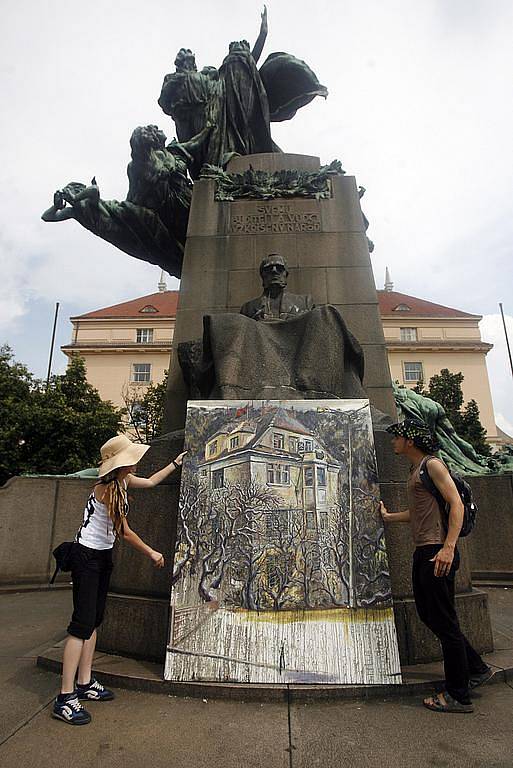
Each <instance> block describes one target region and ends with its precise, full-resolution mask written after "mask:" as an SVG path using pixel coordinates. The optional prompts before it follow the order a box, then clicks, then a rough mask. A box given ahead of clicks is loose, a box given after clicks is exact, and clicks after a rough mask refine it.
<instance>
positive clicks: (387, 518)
mask: <svg viewBox="0 0 513 768" xmlns="http://www.w3.org/2000/svg"><path fill="white" fill-rule="evenodd" d="M379 511H380V512H381V517H382V518H383V520H384V522H385V523H388V522H390V520H391V519H392V515H391V514H390V512H389V511H388V510H387V508H386V507H385V505H384V504H383V502H382V501H380V502H379Z"/></svg>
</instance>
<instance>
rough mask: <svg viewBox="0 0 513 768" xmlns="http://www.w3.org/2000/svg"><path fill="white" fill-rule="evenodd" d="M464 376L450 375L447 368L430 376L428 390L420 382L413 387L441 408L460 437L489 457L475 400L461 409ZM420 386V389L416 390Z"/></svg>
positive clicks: (458, 374)
mask: <svg viewBox="0 0 513 768" xmlns="http://www.w3.org/2000/svg"><path fill="white" fill-rule="evenodd" d="M463 379H464V376H463V374H462V373H461V372H460V373H451V372H450V371H449V369H448V368H442V370H441V371H440V373H439V374H436V375H435V376H432V377H431V379H430V381H429V389H428V390H427V391H426V390H424V389H423V386H422V382H420V383H419V385H417V387H415V392H418V393H419V394H421V395H425V396H426V397H430V398H431V400H435V401H436V402H437V403H440V405H442V406H443V408H444V410H445V413H446V415H447V418H448V419H449V421H450V422H451V424H452V425H453V427H454V429H455V430H456V432H457V433H458V435H459V436H460V437H462V438H463V439H464V440H466V441H467V442H468V443H470V444H471V445H472V447H473V448H474V449H475V450H476V451H477V452H478V453H481V454H483V455H485V456H490V453H491V451H490V446H489V445H488V443H487V442H486V430H485V429H484V427H483V426H482V424H481V422H480V420H479V408H478V406H477V403H476V401H475V400H469V402H468V403H467V405H466V406H465V407H464V408H463V390H462V388H461V385H462V382H463ZM419 386H420V389H419V388H418V387H419Z"/></svg>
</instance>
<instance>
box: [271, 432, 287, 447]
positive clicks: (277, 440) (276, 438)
mask: <svg viewBox="0 0 513 768" xmlns="http://www.w3.org/2000/svg"><path fill="white" fill-rule="evenodd" d="M284 445H285V438H284V437H283V435H280V434H279V432H275V433H274V434H273V447H274V448H277V449H278V450H282V449H283V446H284Z"/></svg>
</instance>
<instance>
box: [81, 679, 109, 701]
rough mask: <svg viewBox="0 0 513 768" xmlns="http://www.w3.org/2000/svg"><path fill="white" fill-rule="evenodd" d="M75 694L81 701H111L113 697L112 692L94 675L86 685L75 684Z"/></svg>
mask: <svg viewBox="0 0 513 768" xmlns="http://www.w3.org/2000/svg"><path fill="white" fill-rule="evenodd" d="M77 694H78V698H79V699H81V700H82V701H84V700H87V701H112V699H113V698H114V693H113V692H112V691H109V689H108V688H105V687H104V686H103V685H102V684H101V683H99V682H98V680H95V678H94V677H92V678H91V681H90V682H89V683H87V685H80V684H77Z"/></svg>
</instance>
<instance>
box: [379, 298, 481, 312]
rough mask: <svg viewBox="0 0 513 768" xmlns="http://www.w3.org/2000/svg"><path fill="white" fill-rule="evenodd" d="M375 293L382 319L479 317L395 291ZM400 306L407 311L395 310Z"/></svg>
mask: <svg viewBox="0 0 513 768" xmlns="http://www.w3.org/2000/svg"><path fill="white" fill-rule="evenodd" d="M377 293H378V301H379V310H380V312H381V316H382V317H389V316H392V317H397V318H401V317H404V318H407V317H469V318H479V317H480V315H471V314H469V313H468V312H462V311H461V310H460V309H453V308H452V307H444V306H443V305H442V304H434V303H433V302H432V301H426V300H425V299H417V298H416V297H415V296H408V295H407V294H406V293H397V291H378V292H377ZM400 305H404V306H407V307H409V309H396V307H398V306H400ZM394 310H395V311H394Z"/></svg>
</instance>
